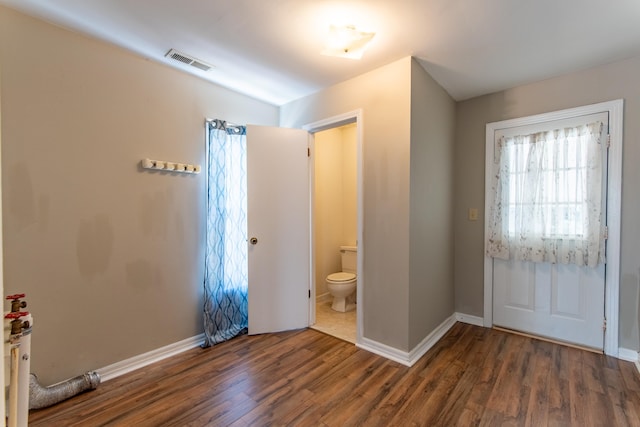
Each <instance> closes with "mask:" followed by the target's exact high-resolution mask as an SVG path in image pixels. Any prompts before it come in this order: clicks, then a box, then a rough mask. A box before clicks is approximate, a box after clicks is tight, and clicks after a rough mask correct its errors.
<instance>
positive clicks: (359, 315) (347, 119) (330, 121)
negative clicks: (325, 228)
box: [302, 109, 365, 344]
mask: <svg viewBox="0 0 640 427" xmlns="http://www.w3.org/2000/svg"><path fill="white" fill-rule="evenodd" d="M349 123H355V124H356V138H357V141H356V150H357V154H356V158H357V160H356V163H357V165H356V168H357V172H356V181H357V183H356V185H357V189H358V200H357V211H358V212H357V221H358V224H357V231H356V233H357V234H356V237H357V246H358V260H357V263H358V267H357V268H358V272H357V275H358V283H357V288H356V307H357V308H356V344H360V343H362V335H363V331H362V325H363V311H364V305H363V301H364V300H363V295H362V292H363V291H362V289H363V283H364V280H365V279H364V268H363V260H364V243H363V233H364V231H363V230H364V222H363V217H364V215H363V212H364V203H363V200H364V199H363V194H364V179H363V164H364V161H363V144H362V130H363V129H364V125H363V122H362V109H357V110H353V111H349V112H346V113H343V114H339V115H336V116H332V117H328V118H326V119H323V120H319V121H317V122H313V123H309V124H306V125H304V126H302V129H304V130H306V131H307V132H309V133H310V134H312V135H313V134H314V133H316V132H320V131H323V130H327V129H332V128H336V127H340V126H342V125H346V124H349ZM314 148H315V142H314V139H313V138H311V147H310V149H311V152H312V153H313V151H314ZM314 172H315V171H314V168H313V163H312V164H311V167H310V168H309V173H310V174H311V176H310V179H309V185H311V200H313V199H314V197H315V195H314V192H313V185H314V179H313V178H314V176H313V174H314ZM310 212H311V218H310V221H313V209H310ZM312 224H313V222H312ZM314 240H315V239H314V235H313V227H311V247H310V251H311V256H310V257H311V268H310V269H309V270H310V272H311V277H310V283H311V289H310V291H311V295H315V293H316V280H315V267H314V264H315V263H314V262H313V260H314V252H313V248H314ZM315 321H316V305H315V298H310V299H309V324H310V325H312V324H314V323H315Z"/></svg>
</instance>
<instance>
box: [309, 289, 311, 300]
mask: <svg viewBox="0 0 640 427" xmlns="http://www.w3.org/2000/svg"><path fill="white" fill-rule="evenodd" d="M309 299H311V289H309Z"/></svg>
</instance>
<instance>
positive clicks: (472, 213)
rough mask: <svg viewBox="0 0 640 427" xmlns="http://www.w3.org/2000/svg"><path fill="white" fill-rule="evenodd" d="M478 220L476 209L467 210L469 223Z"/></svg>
mask: <svg viewBox="0 0 640 427" xmlns="http://www.w3.org/2000/svg"><path fill="white" fill-rule="evenodd" d="M477 220H478V208H469V221H477Z"/></svg>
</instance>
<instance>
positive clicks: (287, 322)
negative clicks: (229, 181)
mask: <svg viewBox="0 0 640 427" xmlns="http://www.w3.org/2000/svg"><path fill="white" fill-rule="evenodd" d="M308 145H309V134H308V133H307V132H306V131H303V130H300V129H284V128H272V127H265V126H255V125H249V126H247V191H248V194H247V229H248V230H247V231H248V237H249V239H248V240H249V241H248V242H247V244H248V245H249V250H248V258H249V259H248V264H249V275H248V279H249V290H248V294H249V296H248V301H249V334H261V333H267V332H277V331H284V330H290V329H299V328H305V327H307V326H309V289H310V281H309V280H310V212H309V209H310V208H309V204H310V189H309V159H308V154H307V148H308Z"/></svg>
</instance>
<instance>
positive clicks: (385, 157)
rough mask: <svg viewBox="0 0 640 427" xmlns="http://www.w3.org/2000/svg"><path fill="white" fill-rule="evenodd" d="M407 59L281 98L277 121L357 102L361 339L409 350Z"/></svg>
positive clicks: (292, 121) (291, 122)
mask: <svg viewBox="0 0 640 427" xmlns="http://www.w3.org/2000/svg"><path fill="white" fill-rule="evenodd" d="M410 65H411V58H408V57H407V58H404V59H401V60H399V61H396V62H394V63H391V64H389V65H386V66H384V67H381V68H379V69H377V70H374V71H371V72H369V73H366V74H363V75H361V76H359V77H356V78H354V79H351V80H348V81H345V82H342V83H339V84H337V85H335V86H332V87H330V88H328V89H325V90H322V91H320V92H318V93H316V94H314V95H311V96H308V97H305V98H302V99H300V100H297V101H293V102H291V103H289V104H285V105H283V106H282V107H281V109H280V123H281V125H282V126H285V127H302V126H303V125H305V124H309V123H313V122H316V121H319V120H323V119H326V118H329V117H332V116H336V115H339V114H343V113H347V112H349V111H353V110H356V109H360V108H361V109H362V111H363V113H362V115H363V120H362V126H363V151H364V153H363V156H364V159H363V163H364V165H363V169H364V172H363V173H364V189H363V191H364V194H363V198H364V213H363V215H364V236H363V241H362V242H360V246H361V247H362V248H363V250H364V252H363V253H364V266H363V269H364V272H363V295H362V297H363V303H364V312H363V317H364V320H363V323H364V324H363V325H362V330H363V334H364V337H365V338H370V339H372V340H374V341H377V342H380V343H384V344H386V345H389V346H391V347H394V348H397V349H399V350H403V351H407V350H408V345H409V343H408V341H409V339H408V319H409V317H408V316H409V314H408V310H409V286H408V285H409V154H410V153H409V143H410V135H409V131H410V129H409V126H410V123H409V122H410V107H411V105H410V102H411V101H410V90H411V88H410V80H411V74H410V73H411V68H410Z"/></svg>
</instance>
